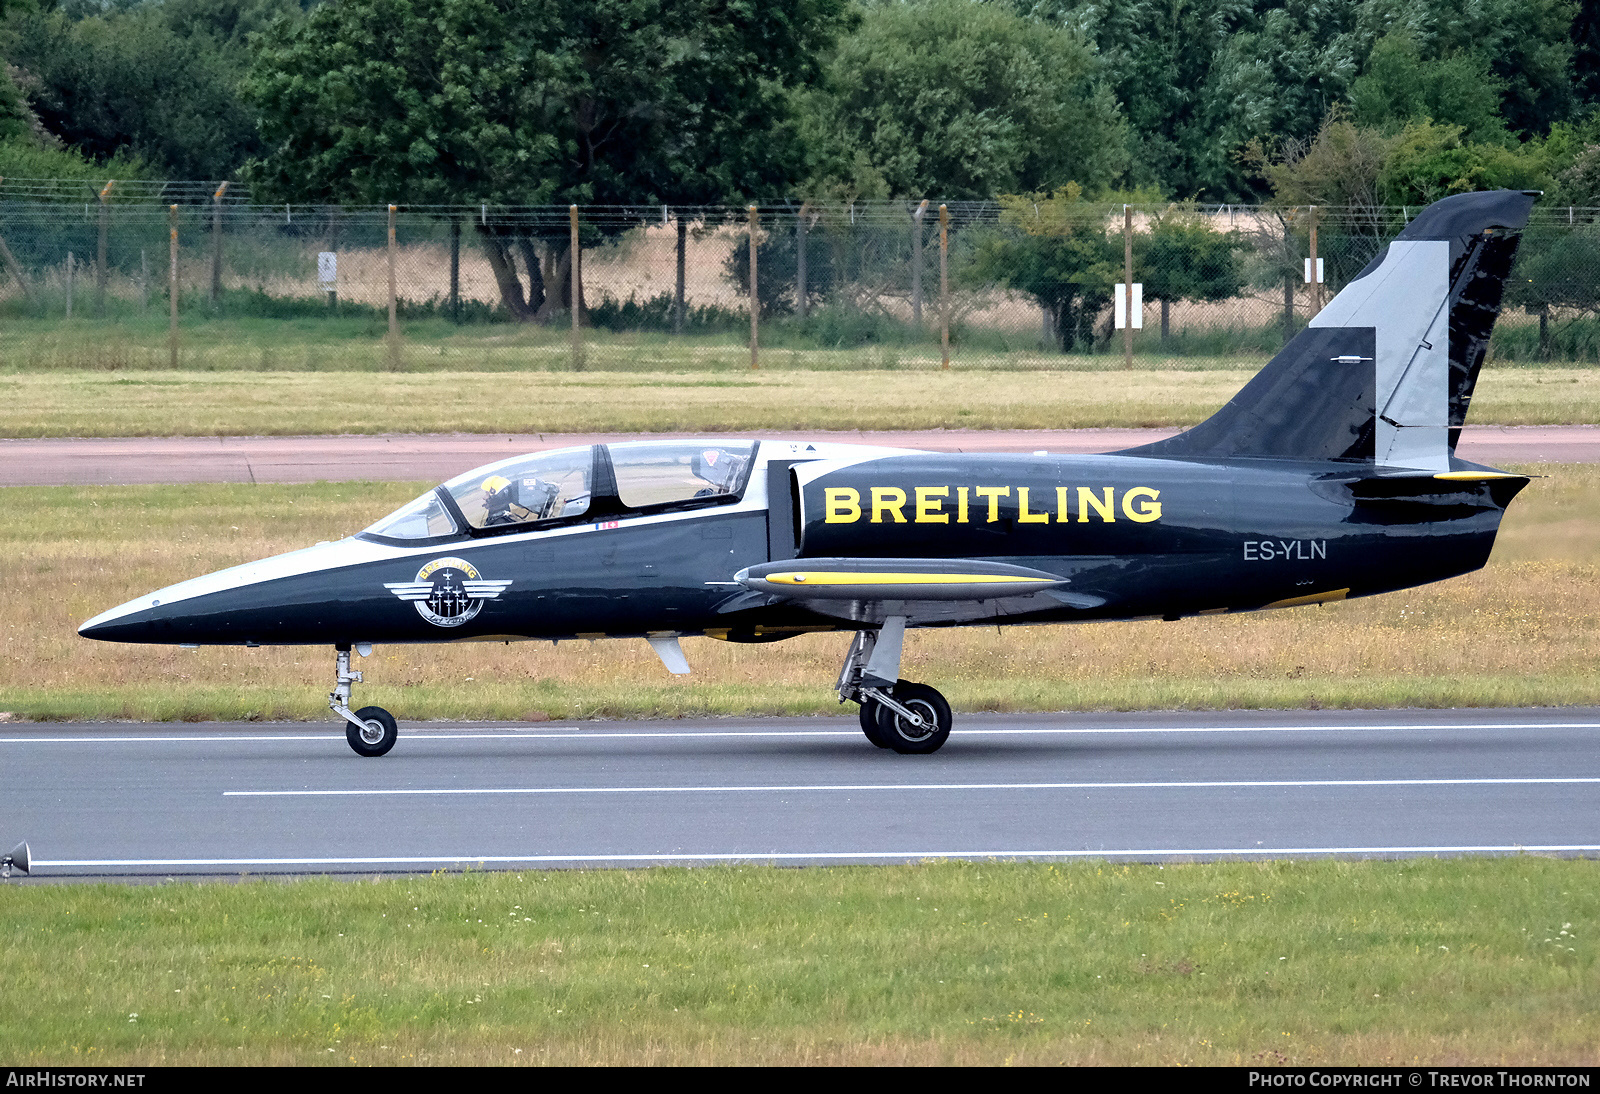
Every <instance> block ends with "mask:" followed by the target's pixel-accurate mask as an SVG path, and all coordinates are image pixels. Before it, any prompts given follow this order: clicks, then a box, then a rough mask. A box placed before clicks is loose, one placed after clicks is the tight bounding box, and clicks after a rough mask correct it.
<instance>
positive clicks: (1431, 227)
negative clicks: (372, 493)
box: [79, 191, 1536, 756]
mask: <svg viewBox="0 0 1600 1094" xmlns="http://www.w3.org/2000/svg"><path fill="white" fill-rule="evenodd" d="M1535 196H1536V195H1534V194H1531V193H1523V192H1517V191H1496V192H1490V193H1477V194H1465V195H1460V196H1456V197H1451V198H1446V199H1445V200H1443V201H1440V202H1438V203H1436V204H1434V205H1432V206H1429V207H1428V208H1427V209H1426V210H1424V211H1423V212H1422V213H1421V214H1419V215H1418V216H1417V218H1416V219H1415V220H1413V221H1412V222H1411V223H1410V224H1409V225H1408V226H1407V227H1406V228H1405V230H1404V231H1402V232H1401V233H1400V234H1399V236H1398V237H1396V238H1395V240H1394V241H1393V242H1392V243H1390V244H1389V245H1388V247H1387V248H1385V249H1384V251H1383V252H1382V253H1381V254H1380V255H1379V256H1378V257H1377V258H1375V259H1373V261H1372V262H1371V263H1370V264H1369V265H1368V266H1367V267H1366V269H1364V270H1362V271H1361V273H1360V274H1359V275H1357V276H1356V278H1355V279H1354V280H1352V281H1351V282H1350V283H1349V284H1348V285H1347V286H1346V287H1345V288H1344V289H1343V291H1341V292H1340V293H1339V294H1338V295H1337V296H1336V297H1335V298H1334V299H1333V301H1332V302H1331V303H1330V304H1329V305H1328V306H1327V307H1326V308H1324V309H1323V310H1322V311H1321V312H1320V313H1319V314H1318V315H1317V316H1316V317H1315V318H1313V319H1312V320H1311V321H1310V323H1309V324H1308V326H1307V327H1306V329H1305V330H1303V331H1301V332H1300V333H1299V334H1298V335H1297V336H1296V337H1295V338H1294V339H1293V340H1292V341H1290V342H1289V344H1288V345H1287V346H1285V347H1284V349H1283V351H1282V352H1281V353H1279V354H1278V355H1277V356H1276V357H1274V358H1273V359H1272V361H1271V362H1269V363H1268V364H1267V365H1266V367H1265V368H1263V369H1262V370H1261V372H1260V373H1259V374H1258V375H1256V376H1255V377H1254V378H1253V379H1252V380H1251V381H1250V382H1249V383H1248V384H1247V385H1246V386H1245V387H1244V388H1243V389H1242V390H1241V391H1240V392H1239V393H1238V394H1237V395H1236V396H1234V398H1233V399H1232V400H1230V401H1229V402H1228V403H1227V405H1225V406H1224V407H1223V408H1222V409H1221V410H1219V411H1218V412H1217V413H1216V414H1214V415H1213V416H1212V417H1211V418H1209V419H1207V420H1206V421H1205V422H1202V423H1201V424H1200V425H1198V426H1195V427H1194V428H1193V429H1190V430H1189V431H1187V432H1185V433H1182V434H1180V435H1178V436H1176V437H1173V438H1171V439H1169V440H1163V441H1158V442H1156V443H1154V444H1147V445H1144V446H1141V447H1139V448H1132V449H1128V450H1126V451H1122V452H1114V453H1110V454H1107V455H1090V456H1060V455H1049V454H1045V453H1039V452H1036V453H1033V454H1032V455H1023V454H1018V455H992V454H986V455H950V454H944V453H930V452H917V451H908V450H902V449H893V448H874V447H865V446H854V445H844V444H813V443H806V442H803V441H802V442H793V443H790V442H774V441H761V442H755V441H741V440H711V439H708V440H697V441H692V442H690V441H676V440H673V441H640V442H629V443H623V444H597V445H590V446H585V447H582V448H568V449H562V450H559V451H553V452H544V453H540V454H537V455H529V456H519V457H516V458H514V459H509V460H503V461H501V462H499V463H495V464H491V465H489V466H487V467H482V468H479V469H477V470H476V471H472V472H469V473H467V474H465V475H462V476H460V477H459V478H456V479H453V480H451V481H450V482H447V483H445V484H444V485H442V486H439V487H437V488H435V489H433V490H430V491H428V492H427V493H426V494H423V495H422V496H421V497H420V498H417V499H416V500H415V501H413V502H412V503H411V504H409V505H406V506H405V507H403V508H401V509H400V510H399V511H397V512H395V513H393V514H391V515H390V516H387V517H385V518H383V519H382V520H380V521H378V522H377V523H376V524H374V525H372V526H371V527H370V528H368V529H366V530H365V531H363V532H360V533H358V534H356V535H354V536H352V537H350V538H348V539H344V540H341V541H339V542H336V543H327V544H321V545H319V546H316V547H311V548H308V549H306V550H303V551H296V552H293V553H290V554H285V555H279V556H276V557H273V558H268V559H264V560H262V561H260V562H254V563H251V564H249V565H247V566H237V567H234V568H233V569H229V570H224V571H221V572H219V573H215V574H211V575H209V576H207V577H200V578H196V579H194V580H192V581H186V582H183V583H181V584H178V585H174V586H171V587H170V588H166V589H161V590H159V591H157V592H154V593H150V594H148V595H145V596H141V597H139V598H138V599H136V600H133V601H130V602H129V603H127V604H124V605H122V606H121V607H119V608H114V609H112V610H111V611H108V612H105V613H104V614H102V615H99V616H96V617H95V618H94V619H91V620H89V621H88V622H87V623H85V624H84V625H83V626H82V627H81V628H80V631H79V633H81V634H82V635H84V636H85V637H89V638H98V639H109V640H113V641H121V642H160V643H176V644H182V645H207V644H229V645H245V646H261V645H281V644H320V643H328V644H331V645H332V646H333V647H334V650H335V651H336V673H337V676H336V686H335V688H334V690H333V692H332V694H331V695H330V696H329V705H330V706H331V708H332V709H333V711H334V712H335V713H336V714H338V715H339V716H340V717H341V718H343V719H344V720H345V722H347V723H348V729H347V733H348V737H349V741H350V745H351V747H352V748H353V749H355V751H356V752H358V753H360V754H361V755H363V756H380V755H383V754H384V753H385V752H387V751H389V749H390V748H391V747H392V746H393V745H394V742H395V737H396V726H395V720H394V718H393V717H392V716H391V715H390V714H389V712H388V711H386V710H383V709H382V708H380V707H371V706H369V707H364V708H362V709H360V710H354V711H352V710H351V709H350V706H349V701H350V693H351V692H350V689H351V685H352V684H355V683H359V682H360V681H361V673H360V672H355V671H352V670H351V667H350V653H351V651H352V650H356V651H358V652H359V653H361V654H362V655H366V654H368V653H369V652H370V651H371V647H372V645H373V644H374V643H379V642H471V641H480V642H481V641H517V640H523V639H545V640H561V639H573V638H624V637H628V638H643V639H646V640H647V641H649V643H650V644H651V646H653V647H654V648H655V651H656V652H657V653H658V654H659V655H660V657H661V660H662V661H663V662H664V663H665V665H666V667H667V668H668V669H669V670H671V671H672V672H675V673H684V672H687V671H689V667H688V664H687V663H686V662H685V660H684V656H683V652H682V650H681V648H680V647H679V644H678V639H679V638H680V637H682V636H685V635H705V636H709V637H712V638H719V639H723V640H725V641H729V642H774V641H779V640H781V639H785V638H790V637H793V636H795V635H799V634H803V633H807V632H814V631H847V632H852V633H853V635H854V637H853V638H852V639H851V642H850V646H849V651H848V653H847V654H846V656H845V660H844V667H843V669H842V671H841V672H840V673H839V679H838V683H837V684H836V685H835V686H836V688H837V690H838V693H839V696H840V699H841V701H844V700H851V701H854V702H856V703H859V704H860V716H861V727H862V729H863V731H864V732H865V733H866V736H867V738H868V740H870V741H871V742H872V743H873V744H875V745H878V746H879V747H884V748H891V749H894V750H895V751H897V752H902V753H928V752H933V751H934V750H936V749H938V748H939V747H940V745H942V744H943V743H944V741H945V739H946V737H947V736H948V735H949V733H950V724H951V716H950V707H949V704H947V703H946V702H945V700H944V698H943V697H942V696H941V695H940V694H939V692H937V691H936V690H934V689H933V688H931V687H929V686H927V685H926V684H919V683H911V682H909V681H905V680H901V679H900V659H901V658H900V653H901V644H902V641H903V639H904V635H905V632H906V629H907V628H910V627H960V626H969V625H979V624H982V625H992V624H995V623H997V622H1003V623H1007V624H1041V623H1080V622H1088V621H1091V620H1131V619H1149V618H1156V619H1169V620H1172V619H1180V618H1183V617H1185V616H1192V615H1211V614H1218V613H1224V612H1242V611H1256V610H1259V609H1263V608H1283V607H1289V606H1292V605H1300V604H1320V603H1325V602H1328V601H1337V600H1344V599H1346V598H1350V597H1357V596H1369V595H1371V594H1373V593H1382V592H1388V591H1390V590H1393V589H1402V588H1407V587H1410V586H1415V585H1420V584H1423V583H1425V582H1430V581H1438V580H1440V579H1442V578H1447V577H1452V576H1455V575H1457V574H1464V573H1467V572H1469V571H1472V570H1476V569H1478V568H1479V567H1481V566H1482V565H1483V564H1484V563H1485V562H1486V561H1487V560H1488V558H1489V551H1490V548H1491V547H1492V546H1493V544H1494V539H1495V533H1496V531H1497V530H1498V528H1499V525H1500V518H1501V515H1502V514H1503V513H1504V512H1505V507H1506V505H1507V504H1508V503H1509V502H1510V501H1511V499H1512V498H1513V497H1514V496H1515V495H1516V494H1517V492H1518V491H1519V490H1521V489H1522V487H1523V486H1524V485H1526V483H1527V480H1526V479H1525V478H1523V477H1521V476H1519V475H1511V474H1506V473H1504V472H1501V471H1496V470H1494V469H1492V468H1488V467H1484V466H1481V465H1479V464H1475V463H1470V462H1467V461H1465V460H1462V459H1460V458H1458V457H1457V456H1456V455H1455V448H1456V440H1457V438H1458V436H1459V435H1460V431H1461V425H1462V422H1463V420H1464V419H1465V418H1466V414H1467V405H1468V403H1469V402H1470V400H1471V398H1472V391H1473V386H1474V384H1475V382H1476V380H1477V377H1478V370H1479V366H1480V365H1481V364H1482V363H1483V359H1484V352H1485V350H1486V349H1487V347H1488V342H1489V334H1490V331H1491V329H1492V328H1493V326H1494V321H1495V318H1496V316H1497V315H1498V314H1499V310H1500V303H1501V291H1502V288H1503V286H1504V284H1505V280H1506V276H1507V274H1508V273H1509V271H1510V269H1511V264H1512V260H1513V259H1514V258H1515V256H1516V251H1517V242H1518V230H1519V229H1521V228H1522V227H1523V226H1524V225H1525V224H1526V223H1527V220H1528V216H1529V213H1530V211H1531V209H1532V205H1533V199H1534V197H1535ZM1061 382H1062V383H1070V382H1071V380H1070V377H1065V376H1064V377H1062V378H1061Z"/></svg>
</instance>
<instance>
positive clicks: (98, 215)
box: [0, 179, 1600, 370]
mask: <svg viewBox="0 0 1600 1094" xmlns="http://www.w3.org/2000/svg"><path fill="white" fill-rule="evenodd" d="M1416 212H1417V209H1415V208H1371V209H1338V208H1311V207H1298V208H1272V207H1264V206H1215V205H1163V206H1143V205H1141V206H1134V207H1127V206H1121V205H1117V206H1108V205H1103V204H1101V205H1097V204H1093V203H1088V202H1076V201H1075V202H1063V201H1057V200H1053V199H1044V200H1041V201H1037V202H1036V201H1034V200H1032V199H1027V198H1022V199H1002V200H1000V201H996V202H948V203H944V204H939V203H937V202H915V203H908V202H873V203H861V202H858V203H826V202H815V203H813V202H800V201H794V202H786V203H783V204H777V205H763V206H760V207H753V208H749V207H747V208H729V207H692V208H678V207H669V206H658V205H651V206H629V207H621V206H605V207H594V206H588V207H581V208H570V207H566V206H560V207H520V208H505V207H496V206H488V205H480V206H450V207H443V206H432V207H425V206H397V207H396V206H390V207H383V206H379V207H361V208H350V207H344V208H339V207H332V206H301V205H281V206H266V205H258V204H251V203H249V202H248V201H247V200H245V198H244V195H241V194H239V193H237V192H235V191H232V190H231V189H230V188H227V187H219V186H218V185H216V184H210V183H146V182H141V183H121V182H117V183H109V184H107V185H105V186H104V187H92V186H89V185H86V184H84V183H77V182H72V183H68V182H59V181H54V180H12V179H6V180H0V244H3V245H0V260H3V262H4V265H5V271H4V284H3V286H0V366H5V367H87V368H106V367H164V366H170V365H173V364H177V365H178V366H180V367H192V368H288V369H330V370H332V369H360V368H426V367H449V368H463V369H500V368H504V369H574V368H588V369H635V370H648V369H682V368H750V367H753V366H754V367H765V368H772V367H777V368H784V367H802V368H818V369H825V368H929V369H938V368H943V367H952V368H989V369H1000V368H1015V369H1036V368H1115V367H1120V366H1123V365H1127V364H1129V363H1131V364H1133V365H1134V366H1136V367H1190V368H1193V367H1208V366H1211V365H1215V366H1218V367H1222V366H1228V365H1233V364H1238V363H1240V362H1241V361H1244V362H1252V361H1259V360H1261V359H1264V358H1265V357H1266V356H1268V355H1270V354H1271V353H1273V352H1274V351H1275V350H1276V349H1277V348H1278V347H1280V346H1281V345H1282V344H1283V343H1284V341H1285V340H1287V339H1288V338H1289V337H1291V336H1292V335H1293V334H1294V332H1295V331H1297V330H1299V329H1300V328H1301V327H1303V326H1304V325H1305V323H1306V322H1307V320H1308V319H1309V318H1310V316H1311V315H1313V314H1315V312H1316V310H1317V309H1318V308H1319V307H1320V306H1321V305H1322V304H1323V303H1325V302H1326V301H1327V300H1328V299H1330V298H1331V297H1332V295H1333V294H1334V293H1335V292H1337V291H1338V290H1339V288H1340V287H1342V286H1343V285H1344V284H1345V283H1347V282H1348V281H1349V280H1350V279H1351V278H1353V277H1354V276H1356V274H1358V273H1359V272H1360V270H1361V269H1362V268H1363V267H1364V266H1365V265H1366V264H1367V263H1368V262H1369V261H1370V260H1371V259H1372V258H1373V257H1374V256H1375V255H1377V254H1378V253H1379V252H1380V251H1381V250H1382V249H1383V247H1384V246H1385V245H1386V244H1387V242H1388V241H1389V240H1390V239H1392V238H1393V237H1394V235H1395V234H1396V233H1397V232H1399V231H1400V229H1401V228H1403V227H1404V225H1405V224H1406V223H1407V222H1408V220H1409V219H1410V218H1411V217H1412V216H1414V215H1415V214H1416ZM752 239H753V242H754V246H752ZM1312 259H1315V260H1316V262H1315V263H1313V262H1311V261H1310V260H1312ZM1317 271H1320V274H1321V280H1320V282H1318V281H1314V280H1309V279H1308V277H1309V276H1310V275H1312V274H1314V273H1316V272H1317ZM1130 281H1131V282H1133V283H1134V290H1135V291H1134V293H1133V297H1132V298H1133V300H1134V304H1135V306H1134V308H1133V319H1134V323H1133V327H1134V329H1132V331H1131V334H1130V333H1126V332H1125V331H1124V330H1120V329H1118V324H1117V322H1116V319H1117V315H1118V306H1117V299H1116V298H1117V296H1118V294H1119V286H1120V285H1122V284H1124V283H1125V282H1130ZM752 285H754V293H753V300H754V305H753V304H752V292H751V286H752ZM574 286H576V289H577V291H576V296H577V301H578V307H577V308H576V309H574V308H573V306H572V301H573V296H574V291H573V290H574ZM1597 313H1600V210H1595V209H1566V208H1561V209H1552V208H1540V209H1537V210H1536V211H1535V214H1534V220H1533V222H1532V224H1530V226H1529V227H1528V229H1527V231H1526V233H1525V236H1524V242H1523V246H1522V250H1521V253H1520V257H1519V260H1518V266H1517V269H1516V271H1515V273H1514V277H1513V282H1512V284H1511V285H1510V286H1509V287H1508V295H1507V301H1506V308H1505V311H1504V313H1503V316H1502V320H1501V323H1500V326H1499V328H1498V329H1497V332H1496V336H1495V343H1494V346H1493V350H1492V353H1493V355H1494V356H1495V357H1496V358H1497V359H1499V360H1502V361H1529V362H1539V361H1557V362H1571V363H1594V362H1596V361H1597V360H1600V318H1597ZM574 320H576V321H574Z"/></svg>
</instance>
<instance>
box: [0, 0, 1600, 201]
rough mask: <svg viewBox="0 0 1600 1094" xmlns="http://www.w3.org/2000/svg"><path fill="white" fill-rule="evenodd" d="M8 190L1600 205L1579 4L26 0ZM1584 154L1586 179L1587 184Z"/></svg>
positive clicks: (9, 65) (9, 46)
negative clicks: (122, 182)
mask: <svg viewBox="0 0 1600 1094" xmlns="http://www.w3.org/2000/svg"><path fill="white" fill-rule="evenodd" d="M0 10H3V13H4V14H3V19H0V55H3V57H4V59H5V62H6V67H5V79H4V80H3V81H0V142H3V149H0V168H3V169H4V170H3V171H0V173H3V174H5V175H11V176H19V175H28V174H34V175H38V174H53V175H57V176H61V175H69V176H71V175H76V174H78V173H83V174H85V176H86V177H87V176H89V175H96V174H104V173H106V172H107V171H108V170H111V169H112V168H113V167H114V169H115V172H118V173H121V174H123V175H141V176H145V177H166V178H202V179H222V178H237V179H242V180H245V181H248V182H250V183H251V185H252V186H253V188H254V189H255V190H256V191H257V192H258V194H259V196H260V197H261V198H262V200H285V199H293V200H382V201H387V200H401V201H406V202H411V203H420V202H435V201H449V202H463V203H465V202H476V201H512V200H515V201H518V202H544V201H552V202H563V203H564V202H567V201H569V200H577V201H587V202H604V201H609V200H616V201H650V202H657V201H659V202H678V203H693V202H720V201H727V202H739V201H744V200H751V199H757V200H759V199H771V198H773V197H776V196H779V195H783V196H788V195H792V194H802V195H806V194H809V195H814V196H819V197H828V198H847V199H848V198H902V197H913V198H920V197H925V196H932V197H938V198H947V199H963V198H989V197H993V196H995V195H997V194H1002V193H1021V192H1035V191H1048V190H1054V189H1057V188H1059V187H1061V186H1063V185H1065V184H1066V183H1068V182H1074V183H1077V184H1078V185H1080V186H1081V187H1083V188H1084V190H1085V191H1086V192H1088V193H1091V194H1093V193H1101V192H1109V191H1112V190H1116V191H1121V192H1124V193H1135V194H1140V195H1143V196H1146V197H1158V198H1170V199H1199V200H1202V201H1225V202H1252V201H1261V200H1271V199H1281V200H1285V201H1290V202H1319V203H1338V204H1350V203H1355V204H1359V203H1363V202H1384V203H1393V204H1420V203H1422V202H1425V201H1428V200H1431V199H1432V198H1435V197H1437V196H1439V195H1440V194H1442V193H1448V192H1453V191H1458V190H1463V189H1473V188H1478V187H1484V186H1495V185H1513V186H1538V187H1540V188H1543V189H1547V190H1555V191H1559V193H1558V194H1554V195H1552V196H1553V197H1557V198H1559V199H1560V200H1562V201H1563V202H1570V203H1573V204H1590V203H1594V202H1596V201H1600V195H1597V185H1600V162H1594V157H1593V156H1588V157H1587V158H1586V153H1587V151H1588V150H1589V149H1591V148H1592V147H1593V146H1594V144H1595V143H1596V140H1597V139H1600V123H1597V122H1596V121H1595V110H1596V106H1597V104H1600V14H1597V12H1600V5H1594V4H1582V5H1579V4H1577V3H1574V2H1572V0H1475V2H1474V3H1471V4H1461V3H1460V2H1459V0H1187V2H1185V0H1159V2H1157V0H1116V2H1109V0H1037V2H1030V0H988V2H985V0H892V2H881V0H880V2H873V0H854V2H853V0H771V2H766V3H753V2H750V0H720V2H718V0H681V2H673V0H328V2H325V3H322V4H316V3H311V2H309V0H306V2H302V0H9V2H8V3H6V4H5V5H4V7H3V9H0ZM1580 161H1581V162H1580Z"/></svg>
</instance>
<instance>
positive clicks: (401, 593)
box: [383, 558, 511, 627]
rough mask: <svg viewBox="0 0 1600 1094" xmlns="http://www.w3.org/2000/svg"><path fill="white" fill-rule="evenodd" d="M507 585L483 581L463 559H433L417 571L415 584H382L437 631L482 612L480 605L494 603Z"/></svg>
mask: <svg viewBox="0 0 1600 1094" xmlns="http://www.w3.org/2000/svg"><path fill="white" fill-rule="evenodd" d="M510 585H511V582H510V581H487V580H485V579H484V577H483V575H482V574H480V573H478V570H477V567H475V566H473V565H472V563H470V562H468V561H467V560H466V559H464V558H436V559H434V560H433V561H432V562H430V563H428V564H427V565H426V566H424V567H423V568H422V569H420V570H418V571H417V579H416V580H415V581H386V582H384V584H383V587H384V588H385V589H388V590H389V591H390V592H391V593H393V594H394V595H395V596H397V597H399V598H400V599H401V600H408V601H410V602H411V603H412V604H414V605H415V606H416V609H417V614H418V615H420V616H422V618H424V619H426V620H427V621H428V622H429V623H432V624H434V625H435V626H438V627H459V626H461V625H462V624H463V623H466V622H468V621H470V620H471V619H472V618H473V617H474V616H476V615H477V614H478V612H480V611H482V610H483V602H484V601H486V600H495V599H498V598H499V596H500V594H501V593H503V592H504V591H505V590H506V589H507V588H509V587H510Z"/></svg>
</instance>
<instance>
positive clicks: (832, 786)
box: [222, 777, 1600, 798]
mask: <svg viewBox="0 0 1600 1094" xmlns="http://www.w3.org/2000/svg"><path fill="white" fill-rule="evenodd" d="M1597 783H1600V777H1593V778H1590V777H1561V778H1499V779H1482V778H1478V779H1228V780H1218V781H1208V782H1100V783H816V784H809V785H808V784H797V785H792V786H508V787H488V786H484V787H474V786H469V787H438V788H417V789H381V790H357V789H351V790H224V791H223V792H222V796H223V797H225V798H384V797H435V796H455V795H463V794H804V793H830V792H831V793H840V792H848V791H875V790H1224V789H1261V788H1273V787H1319V786H1347V787H1349V786H1353V787H1362V786H1567V785H1594V784H1597Z"/></svg>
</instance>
